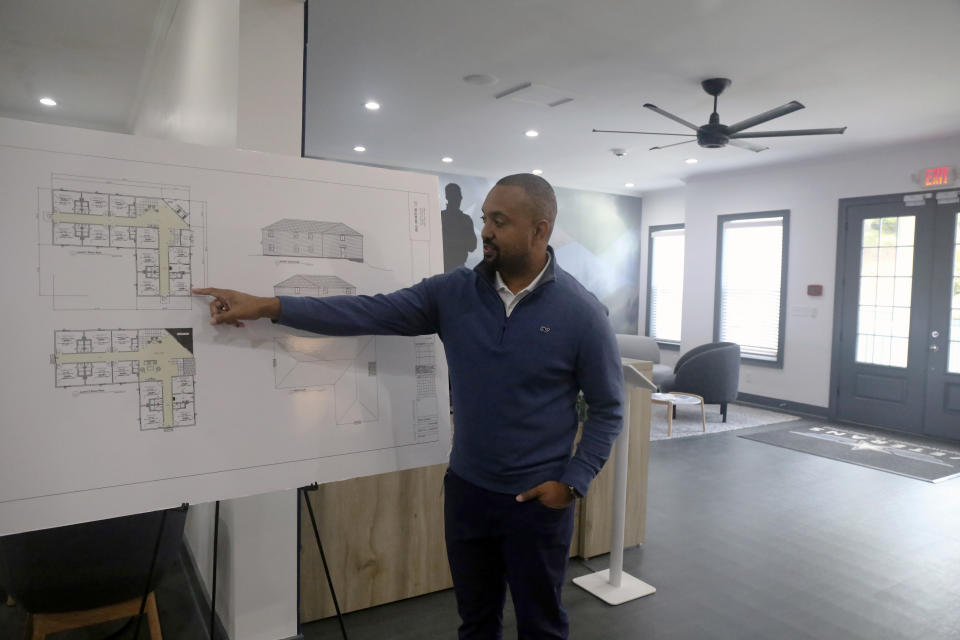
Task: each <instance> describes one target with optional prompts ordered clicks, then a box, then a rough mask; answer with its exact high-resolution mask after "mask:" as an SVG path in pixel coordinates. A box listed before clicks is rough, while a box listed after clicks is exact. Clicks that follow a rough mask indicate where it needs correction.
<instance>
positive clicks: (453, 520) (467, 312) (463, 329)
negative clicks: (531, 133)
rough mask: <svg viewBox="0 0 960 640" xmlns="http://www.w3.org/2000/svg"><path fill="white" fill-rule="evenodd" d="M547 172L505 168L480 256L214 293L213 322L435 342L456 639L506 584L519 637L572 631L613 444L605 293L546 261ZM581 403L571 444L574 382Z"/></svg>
mask: <svg viewBox="0 0 960 640" xmlns="http://www.w3.org/2000/svg"><path fill="white" fill-rule="evenodd" d="M556 215H557V204H556V197H555V195H554V192H553V189H552V188H551V187H550V185H549V183H547V181H546V180H544V179H543V178H540V177H538V176H535V175H532V174H517V175H512V176H507V177H505V178H502V179H501V180H500V181H499V182H497V184H496V186H495V187H494V188H493V189H491V191H490V193H489V194H488V195H487V199H486V201H485V202H484V204H483V222H484V226H483V231H482V234H481V235H482V240H483V261H482V262H481V263H480V264H478V265H477V266H476V267H475V268H474V269H473V270H470V269H467V268H460V269H457V270H456V271H453V272H452V273H449V274H443V275H437V276H433V277H430V278H427V279H425V280H423V281H421V282H420V283H419V284H416V285H414V286H412V287H409V288H406V289H401V290H399V291H396V292H394V293H390V294H386V295H384V294H380V295H375V296H335V297H328V298H300V297H285V296H282V297H279V298H261V297H256V296H252V295H248V294H245V293H240V292H238V291H231V290H227V289H195V290H194V293H197V294H204V295H211V296H213V297H214V299H213V301H212V302H211V303H210V322H211V324H215V325H216V324H231V325H236V326H243V321H245V320H255V319H258V318H269V319H271V320H274V321H276V322H279V323H280V324H284V325H287V326H290V327H295V328H297V329H305V330H308V331H314V332H317V333H322V334H325V335H333V336H346V335H368V334H369V335H388V334H390V335H407V336H413V335H425V334H432V333H436V334H438V335H439V336H440V339H441V340H442V341H443V343H444V350H445V352H446V356H447V362H448V364H449V368H450V384H451V392H452V395H451V403H452V404H453V407H454V408H455V412H456V418H455V421H456V426H455V429H454V438H453V449H452V451H451V454H450V467H449V469H448V471H447V475H446V478H445V479H444V487H445V498H444V521H445V528H446V542H447V556H448V560H449V562H450V570H451V573H452V575H453V583H454V591H455V593H456V598H457V608H458V611H459V613H460V618H461V620H462V624H461V625H460V630H459V637H460V638H461V640H467V639H470V640H474V639H476V640H481V639H482V640H489V639H491V638H500V637H501V635H502V630H501V627H502V618H503V605H504V602H505V599H506V587H507V585H509V587H510V593H511V595H512V597H513V603H514V607H515V609H516V614H517V627H518V637H519V638H521V639H524V640H526V639H541V638H544V639H546V638H567V637H568V633H569V624H568V620H567V614H566V612H565V611H564V609H563V604H562V602H561V598H560V594H561V589H562V586H563V583H564V575H565V573H566V568H567V559H568V555H569V547H570V538H571V535H572V533H573V501H574V499H575V498H576V497H577V496H581V495H583V494H584V493H586V491H587V487H588V486H589V484H590V481H591V480H592V479H593V478H594V476H596V474H597V473H598V472H599V470H600V468H601V467H602V466H603V463H604V462H605V461H606V459H607V457H608V456H609V454H610V448H611V446H612V444H613V441H614V440H615V439H616V437H617V434H619V432H620V428H621V424H622V418H623V407H622V404H623V378H622V373H621V368H620V358H619V354H618V352H617V345H616V340H615V338H614V334H613V331H612V329H611V327H610V324H609V322H608V320H607V317H606V310H605V309H604V307H603V305H602V304H600V302H599V301H598V300H597V299H596V297H594V296H593V294H591V293H590V292H588V291H587V290H586V289H584V288H583V287H582V286H581V285H580V283H578V282H577V281H576V280H575V279H574V278H573V277H572V276H570V275H569V274H568V273H566V272H565V271H563V270H562V269H561V268H560V267H559V265H557V263H556V258H555V256H554V254H553V250H552V248H550V247H549V246H548V241H549V239H550V234H551V232H552V231H553V226H554V222H555V220H556ZM581 390H582V391H583V393H584V397H585V399H586V402H587V404H588V406H589V417H588V418H587V421H586V423H585V424H584V427H583V436H582V438H581V440H580V443H579V445H578V447H577V450H576V453H575V454H574V455H571V454H572V452H573V442H574V437H575V436H576V431H577V412H576V402H577V394H578V393H579V392H580V391H581Z"/></svg>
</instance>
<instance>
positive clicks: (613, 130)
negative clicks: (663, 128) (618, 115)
mask: <svg viewBox="0 0 960 640" xmlns="http://www.w3.org/2000/svg"><path fill="white" fill-rule="evenodd" d="M593 132H594V133H639V134H641V135H645V136H684V137H688V136H689V137H696V135H697V134H695V133H660V132H659V131H617V130H616V129H594V130H593Z"/></svg>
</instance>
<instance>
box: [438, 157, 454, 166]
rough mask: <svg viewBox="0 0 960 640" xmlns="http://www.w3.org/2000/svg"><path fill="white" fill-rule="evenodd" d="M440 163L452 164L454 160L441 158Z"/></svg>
mask: <svg viewBox="0 0 960 640" xmlns="http://www.w3.org/2000/svg"><path fill="white" fill-rule="evenodd" d="M440 162H446V163H447V164H450V163H451V162H453V158H451V157H450V156H443V157H442V158H440Z"/></svg>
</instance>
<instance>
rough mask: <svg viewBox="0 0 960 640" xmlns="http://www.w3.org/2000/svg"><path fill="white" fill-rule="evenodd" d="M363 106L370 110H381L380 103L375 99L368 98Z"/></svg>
mask: <svg viewBox="0 0 960 640" xmlns="http://www.w3.org/2000/svg"><path fill="white" fill-rule="evenodd" d="M363 106H365V107H366V108H367V109H368V110H370V111H379V110H380V103H379V102H377V101H375V100H368V101H367V103H366V104H365V105H363Z"/></svg>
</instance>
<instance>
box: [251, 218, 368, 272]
mask: <svg viewBox="0 0 960 640" xmlns="http://www.w3.org/2000/svg"><path fill="white" fill-rule="evenodd" d="M260 242H261V244H262V245H263V255H265V256H296V257H307V258H341V259H344V260H353V261H354V262H363V235H362V234H360V233H359V232H357V231H356V230H355V229H352V228H350V227H348V226H347V225H345V224H343V223H342V222H319V221H317V220H294V219H291V218H284V219H283V220H278V221H277V222H274V223H273V224H271V225H268V226H266V227H264V228H263V229H262V237H261V241H260Z"/></svg>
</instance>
